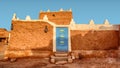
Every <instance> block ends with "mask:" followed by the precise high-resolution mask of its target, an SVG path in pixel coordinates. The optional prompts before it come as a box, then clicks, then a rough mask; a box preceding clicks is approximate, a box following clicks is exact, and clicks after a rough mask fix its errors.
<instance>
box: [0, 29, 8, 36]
mask: <svg viewBox="0 0 120 68" xmlns="http://www.w3.org/2000/svg"><path fill="white" fill-rule="evenodd" d="M8 34H9V32H8V31H7V30H6V29H4V28H0V37H8Z"/></svg>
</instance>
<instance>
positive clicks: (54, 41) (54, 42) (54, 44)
mask: <svg viewBox="0 0 120 68" xmlns="http://www.w3.org/2000/svg"><path fill="white" fill-rule="evenodd" d="M57 27H67V28H68V52H71V38H70V26H69V25H55V27H54V28H53V52H56V28H57Z"/></svg>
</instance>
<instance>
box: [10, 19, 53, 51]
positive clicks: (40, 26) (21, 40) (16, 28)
mask: <svg viewBox="0 0 120 68" xmlns="http://www.w3.org/2000/svg"><path fill="white" fill-rule="evenodd" d="M12 26H13V30H11V36H10V41H9V47H8V49H9V50H27V49H28V50H29V49H31V50H32V49H33V50H34V49H35V50H37V49H38V50H44V51H45V50H46V51H52V47H53V46H52V45H53V42H52V41H53V26H51V25H50V24H48V23H47V22H43V21H12ZM46 26H47V29H48V32H47V33H45V32H44V29H45V27H46Z"/></svg>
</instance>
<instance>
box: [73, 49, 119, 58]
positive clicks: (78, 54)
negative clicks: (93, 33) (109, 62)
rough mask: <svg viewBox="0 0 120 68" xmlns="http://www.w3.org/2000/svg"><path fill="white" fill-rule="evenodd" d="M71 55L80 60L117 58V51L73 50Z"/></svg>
mask: <svg viewBox="0 0 120 68" xmlns="http://www.w3.org/2000/svg"><path fill="white" fill-rule="evenodd" d="M72 53H73V55H74V56H75V58H77V59H81V58H118V50H74V51H72Z"/></svg>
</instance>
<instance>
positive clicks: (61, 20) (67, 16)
mask: <svg viewBox="0 0 120 68" xmlns="http://www.w3.org/2000/svg"><path fill="white" fill-rule="evenodd" d="M45 15H47V17H48V20H49V21H51V22H54V23H55V24H57V25H69V24H70V21H71V19H72V12H70V11H69V12H68V11H61V12H41V13H40V15H39V19H43V18H44V16H45Z"/></svg>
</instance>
